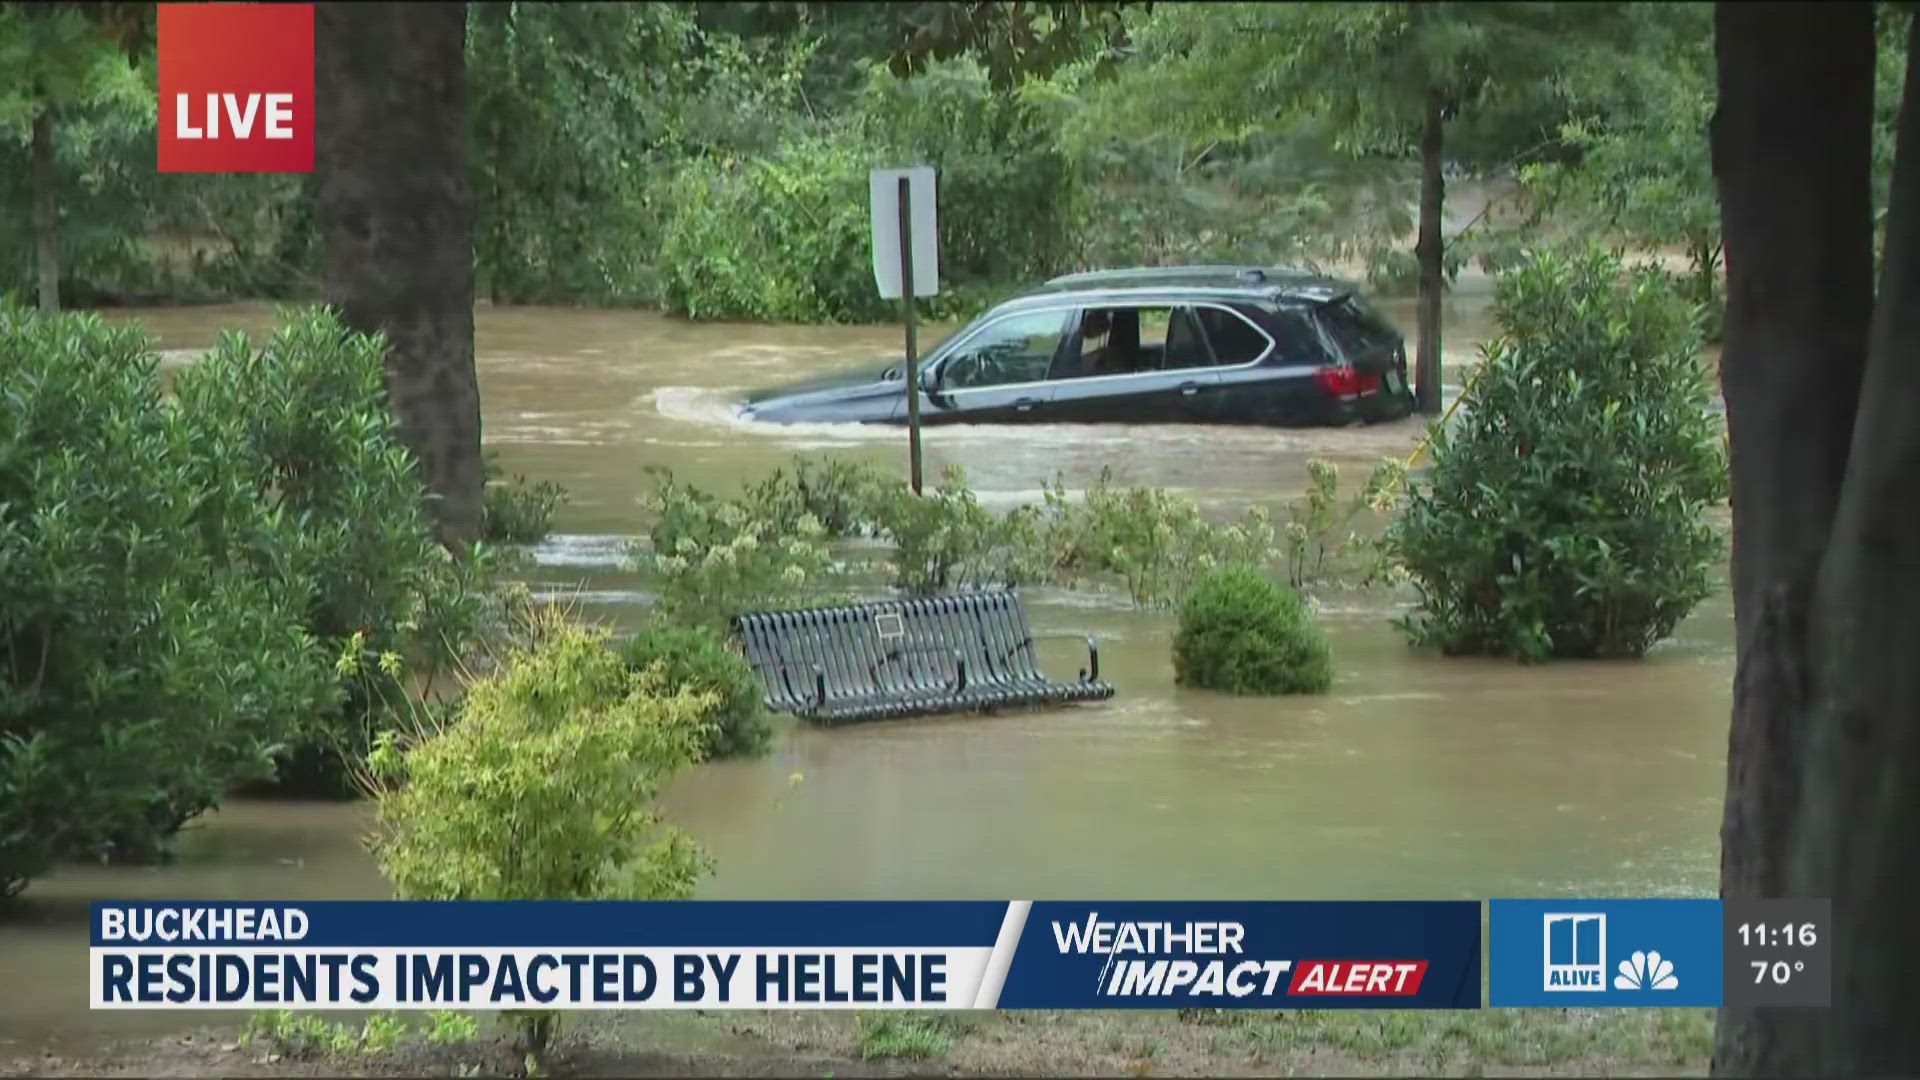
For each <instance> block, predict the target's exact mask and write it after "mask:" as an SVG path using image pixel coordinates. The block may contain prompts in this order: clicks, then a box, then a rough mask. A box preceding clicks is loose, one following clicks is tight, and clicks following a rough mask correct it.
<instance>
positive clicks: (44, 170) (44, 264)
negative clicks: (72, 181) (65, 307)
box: [30, 104, 60, 315]
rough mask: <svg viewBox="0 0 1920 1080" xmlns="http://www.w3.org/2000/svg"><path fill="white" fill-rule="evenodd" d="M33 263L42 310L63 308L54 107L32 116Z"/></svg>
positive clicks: (52, 311) (45, 108)
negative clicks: (54, 159)
mask: <svg viewBox="0 0 1920 1080" xmlns="http://www.w3.org/2000/svg"><path fill="white" fill-rule="evenodd" d="M31 152H32V155H33V164H32V166H31V167H30V169H31V172H32V173H33V180H32V182H33V265H34V270H35V271H36V272H37V273H38V276H39V281H40V310H41V311H43V312H46V313H47V314H49V315H50V314H52V313H54V312H56V311H58V310H60V211H59V208H58V206H57V205H56V204H55V202H54V191H53V110H52V109H51V108H50V107H48V106H47V105H45V104H42V105H41V106H40V111H39V112H37V113H35V114H34V116H33V148H32V151H31Z"/></svg>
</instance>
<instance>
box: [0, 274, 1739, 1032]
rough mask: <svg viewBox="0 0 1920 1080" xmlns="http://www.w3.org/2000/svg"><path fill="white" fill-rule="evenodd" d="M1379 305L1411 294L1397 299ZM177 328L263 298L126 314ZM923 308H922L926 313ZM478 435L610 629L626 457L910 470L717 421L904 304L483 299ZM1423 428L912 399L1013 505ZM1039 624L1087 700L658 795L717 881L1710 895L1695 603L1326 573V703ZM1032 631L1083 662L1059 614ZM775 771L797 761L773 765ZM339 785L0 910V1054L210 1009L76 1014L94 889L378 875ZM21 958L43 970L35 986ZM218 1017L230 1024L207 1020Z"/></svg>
mask: <svg viewBox="0 0 1920 1080" xmlns="http://www.w3.org/2000/svg"><path fill="white" fill-rule="evenodd" d="M1388 306H1389V307H1390V308H1391V310H1392V312H1393V314H1394V315H1395V317H1396V318H1397V319H1398V320H1399V321H1400V322H1401V324H1402V326H1403V327H1407V328H1410V327H1411V326H1412V323H1413V320H1412V312H1411V305H1410V304H1406V303H1400V304H1393V305H1388ZM1483 307H1484V288H1482V289H1480V290H1479V291H1476V290H1475V289H1474V288H1473V286H1472V283H1471V282H1469V283H1467V284H1466V285H1465V286H1464V287H1463V292H1462V294H1461V295H1459V296H1457V297H1455V299H1454V301H1453V303H1452V309H1453V310H1452V311H1451V313H1450V316H1449V324H1448V333H1449V334H1450V335H1451V340H1450V342H1449V348H1448V350H1447V354H1448V355H1447V360H1448V364H1449V368H1450V370H1449V382H1450V383H1453V384H1454V390H1455V391H1457V384H1458V381H1459V378H1460V375H1461V374H1462V370H1463V368H1464V367H1465V366H1466V363H1465V362H1468V361H1470V360H1471V359H1472V357H1473V355H1474V347H1475V344H1476V339H1477V337H1478V336H1479V335H1481V334H1484V333H1485V318H1484V314H1483V311H1482V309H1483ZM113 317H115V318H122V317H138V318H141V319H142V320H144V321H145V322H146V323H147V325H148V326H149V327H150V328H151V329H152V330H153V331H154V333H156V334H157V335H158V336H159V338H160V339H161V341H162V344H163V345H164V346H165V347H166V348H168V349H170V350H190V349H197V348H202V347H205V346H206V345H208V344H210V343H211V341H212V337H213V334H214V332H215V331H216V330H217V329H221V328H246V329H250V330H259V329H264V328H266V327H268V326H270V325H271V322H272V310H271V309H270V308H268V307H265V306H253V305H245V306H234V307H222V308H181V309H170V310H161V311H154V312H133V313H116V314H115V315H114V316H113ZM944 329H945V328H940V329H938V330H926V331H923V334H922V340H923V341H928V342H931V341H933V340H937V339H938V338H939V337H940V336H942V334H943V333H944ZM477 334H478V341H479V368H480V383H481V393H482V398H483V402H484V408H485V416H486V437H487V443H488V445H489V447H490V448H491V449H493V450H496V451H498V453H499V456H500V460H501V463H502V464H503V465H504V466H505V467H506V468H507V470H508V471H509V472H517V473H524V474H526V475H527V476H528V477H530V478H532V479H535V480H552V481H556V482H558V483H560V484H562V485H564V486H565V487H566V488H567V489H568V491H569V492H570V493H571V501H570V502H569V503H568V504H567V505H566V506H564V507H563V508H562V510H561V512H560V516H559V519H558V522H557V535H556V536H555V537H554V538H553V539H552V540H550V541H549V542H547V543H545V544H543V545H541V546H540V547H539V548H538V550H537V555H538V559H539V566H538V569H537V571H536V573H535V575H534V584H535V588H536V590H537V591H540V592H542V593H543V594H545V595H550V596H554V597H561V596H573V597H575V598H576V600H577V601H578V602H579V603H580V604H581V606H582V608H583V610H584V612H585V613H586V614H589V615H592V616H596V617H601V618H606V619H609V620H611V621H614V622H616V623H619V624H621V625H624V626H629V627H630V626H633V625H636V624H637V622H638V621H639V619H640V618H642V617H643V604H644V600H645V598H644V596H643V595H642V594H641V593H640V592H639V590H638V585H637V582H636V580H635V578H634V577H633V575H631V574H630V573H628V572H627V571H626V570H625V569H624V568H623V567H622V565H621V564H622V558H623V554H622V546H623V544H624V543H625V541H626V540H627V538H629V537H633V536H637V535H642V534H644V533H645V531H646V527H647V524H648V523H647V522H646V521H644V520H643V519H642V516H641V510H640V507H639V506H638V505H637V503H636V499H637V497H638V496H639V495H640V494H641V493H642V492H643V491H644V490H645V488H646V478H645V476H644V475H643V474H642V468H643V467H644V466H648V465H662V466H666V467H669V468H671V469H672V470H673V471H674V472H675V473H676V474H678V475H680V476H682V477H683V478H685V479H687V480H690V481H692V482H694V483H697V484H700V485H703V486H714V487H720V488H727V489H731V488H732V487H734V486H735V485H736V484H738V483H739V482H740V481H741V480H743V479H752V478H757V477H759V476H761V475H763V474H764V473H766V472H767V471H768V470H770V469H772V468H774V467H776V466H778V465H781V464H783V463H785V462H786V461H788V460H789V459H790V458H791V457H792V455H793V454H795V453H796V452H803V451H804V452H811V453H821V452H829V453H836V454H841V455H845V456H848V457H855V458H860V459H865V460H870V461H875V462H879V463H882V464H884V465H886V466H888V467H890V468H898V469H900V470H902V471H904V468H905V459H906V452H905V436H904V432H902V431H898V430H894V429H859V428H847V427H839V426H819V427H800V428H776V427H767V426H760V425H752V424H746V423H742V422H739V421H736V420H735V419H733V418H732V403H733V402H734V401H735V400H737V399H738V397H739V396H740V395H741V394H742V393H743V392H744V391H746V390H748V389H752V388H757V387H762V386H766V385H769V384H774V383H779V382H783V381H787V380H791V379H795V378H799V377H804V376H808V375H812V374H817V373H819V372H821V371H823V370H828V369H832V368H837V367H843V366H847V365H848V364H853V363H858V362H860V361H862V360H865V359H869V358H873V359H874V362H875V366H876V367H877V366H878V363H879V360H878V359H877V358H880V357H883V356H886V355H888V354H890V353H892V352H895V351H897V349H898V342H899V337H900V333H899V330H898V328H894V327H866V328H844V327H840V328H834V327H803V328H793V327H764V326H726V325H690V324H685V323H679V322H674V321H671V320H668V319H665V318H662V317H660V316H658V315H655V314H651V313H645V312H610V311H592V310H582V311H570V310H558V309H506V310H499V311H495V310H490V309H486V308H482V309H481V310H480V312H479V314H478V320H477ZM1421 430H1422V425H1421V424H1420V423H1419V422H1418V421H1406V422H1401V423H1396V424H1390V425H1382V426H1380V427H1375V428H1368V429H1349V430H1314V431H1266V430H1249V429H1237V428H1236V429H1226V428H1193V427H1169V428H1115V427H1081V426H1035V427H1010V428H1007V427H1003V428H992V429H989V428H934V429H930V430H929V431H928V432H927V433H926V450H927V462H928V475H929V476H930V477H931V476H936V475H937V474H938V472H939V470H940V469H941V468H942V467H944V466H946V465H949V464H952V465H959V466H962V467H963V468H964V469H965V470H966V472H967V474H968V477H969V479H970V480H971V482H972V484H973V485H974V487H975V488H976V490H978V491H979V493H980V496H981V499H982V501H983V502H985V503H987V504H989V505H1010V504H1012V503H1014V502H1016V501H1021V500H1026V499H1033V498H1037V495H1038V491H1039V489H1040V488H1041V487H1042V485H1043V484H1046V483H1048V482H1050V481H1051V480H1052V479H1053V478H1054V476H1055V474H1056V473H1057V474H1059V475H1060V476H1062V477H1063V478H1064V480H1065V482H1066V485H1067V486H1068V488H1070V489H1077V488H1081V487H1084V486H1085V485H1086V484H1087V483H1088V482H1090V481H1091V480H1093V479H1094V478H1095V477H1096V476H1097V475H1098V474H1099V472H1100V470H1101V469H1102V468H1103V467H1105V466H1112V467H1114V468H1115V470H1116V473H1117V475H1118V477H1119V478H1120V479H1121V480H1123V481H1125V482H1129V483H1141V484H1151V485H1158V486H1165V487H1168V488H1172V489H1176V490H1178V491H1180V492H1182V493H1183V494H1185V495H1186V496H1188V497H1189V498H1192V499H1194V500H1195V501H1197V502H1199V503H1201V504H1202V505H1203V506H1205V507H1208V508H1209V509H1210V510H1211V511H1217V512H1220V513H1226V512H1230V511H1234V510H1238V509H1240V508H1242V507H1245V506H1247V505H1250V504H1261V505H1265V506H1267V507H1269V508H1271V509H1272V510H1273V512H1274V513H1275V514H1276V515H1278V516H1281V517H1284V513H1285V509H1284V508H1285V505H1286V504H1287V502H1288V501H1290V500H1291V499H1294V498H1296V497H1298V496H1299V494H1300V493H1301V491H1302V490H1303V488H1304V486H1305V482H1306V469H1305V465H1306V461H1307V459H1308V458H1309V457H1310V456H1315V455H1319V456H1327V457H1331V458H1333V459H1334V460H1336V461H1337V462H1339V463H1340V464H1341V466H1342V476H1343V480H1345V481H1346V482H1347V483H1349V484H1357V483H1358V482H1359V480H1360V479H1361V478H1362V477H1363V476H1364V474H1365V470H1366V469H1367V468H1368V467H1369V466H1370V465H1371V463H1372V462H1374V461H1376V460H1378V459H1379V458H1380V457H1382V456H1384V455H1389V454H1393V455H1399V456H1404V455H1405V454H1407V453H1408V452H1409V451H1411V450H1412V448H1413V446H1414V445H1415V443H1416V442H1417V440H1418V437H1419V434H1420V432H1421ZM1030 604H1031V608H1032V614H1033V618H1034V620H1035V622H1036V624H1037V625H1038V629H1040V630H1042V631H1048V632H1073V633H1092V634H1096V635H1098V636H1099V638H1100V640H1101V643H1102V653H1101V661H1102V671H1103V674H1105V675H1106V676H1107V677H1108V678H1110V679H1111V680H1112V681H1113V682H1114V683H1115V685H1116V686H1117V687H1118V694H1117V696H1116V697H1115V698H1114V700H1113V701H1111V702H1107V703H1104V704H1100V705H1088V706H1081V707H1078V708H1074V709H1070V710H1065V711H1058V712H1042V713H1033V714H1025V715H1016V716H1008V717H997V718H971V719H933V720H921V721H909V722H896V723H887V724H876V725H867V726H854V727H847V728H842V729H838V730H812V729H796V730H793V731H791V733H790V734H789V735H788V736H787V737H784V738H782V739H781V740H780V741H779V743H778V744H777V747H776V749H775V751H774V752H773V753H772V754H771V755H770V756H768V757H767V758H764V759H760V760H756V761H745V762H725V763H719V764H713V765H707V766H703V767H701V768H700V769H698V770H697V771H695V772H694V773H692V774H690V775H688V776H687V777H685V778H683V780H682V781H680V782H679V783H677V784H676V785H675V786H674V788H673V789H672V790H671V791H670V793H669V796H668V800H667V801H668V816H669V817H670V818H671V819H672V820H673V821H674V822H676V823H677V824H679V825H681V826H682V827H684V828H685V829H686V831H687V832H688V833H690V834H691V835H692V836H693V837H694V838H696V839H698V840H699V841H701V842H702V843H704V844H705V845H706V846H707V847H708V849H709V850H710V851H711V853H712V854H713V856H714V857H715V859H716V860H717V863H718V871H717V873H716V875H715V876H714V877H713V878H712V879H711V880H710V881H709V883H708V884H707V886H706V887H705V888H704V889H703V891H702V895H703V896H705V897H710V898H749V897H768V898H771V897H784V898H842V899H866V898H873V899H879V898H898V899H916V898H949V899H963V898H1021V899H1066V898H1092V899H1101V898H1114V899H1119V898H1139V899H1200V898H1220V899H1253V898H1298V899H1363V898H1382V899H1385V898H1409V899H1411V898H1428V899H1452V898H1476V897H1485V896H1489V895H1515V894H1518V895H1552V894H1589V895H1591V894H1672V895H1679V894H1693V895H1709V894H1711V893H1712V891H1713V888H1714V883H1715V880H1716V873H1717V863H1718V848H1719V844H1718V836H1717V828H1718V822H1719V813H1720V799H1721V793H1722V788H1723V785H1724V782H1725V772H1724V754H1725V739H1726V728H1727V717H1728V710H1729V695H1730V690H1729V684H1730V680H1731V673H1732V641H1733V621H1732V612H1731V606H1730V602H1729V600H1728V599H1727V598H1726V597H1725V596H1724V595H1722V596H1719V597H1716V598H1715V599H1713V600H1711V601H1709V602H1708V603H1706V604H1704V605H1702V607H1701V608H1700V609H1699V610H1697V611H1696V612H1695V613H1694V615H1693V616H1692V617H1691V618H1690V619H1689V620H1688V621H1687V622H1685V623H1684V624H1683V625H1682V626H1681V627H1680V630H1679V632H1678V635H1677V637H1676V639H1675V640H1673V641H1671V642H1667V643H1664V644H1663V645H1662V646H1661V647H1660V648H1658V649H1656V651H1655V652H1654V654H1653V655H1652V656H1651V657H1650V658H1649V659H1647V660H1645V661H1644V662H1636V663H1591V664H1575V663H1565V664H1555V665H1548V666H1540V667H1532V668H1529V667H1522V666H1519V665H1516V664H1513V663H1509V662H1504V661H1475V660H1443V659H1439V658H1429V657H1425V656H1421V655H1417V654H1415V653H1413V652H1412V651H1411V650H1410V649H1408V647H1407V646H1406V645H1405V643H1404V641H1403V639H1402V638H1401V637H1400V635H1399V634H1398V632H1397V631H1396V630H1394V629H1393V627H1392V626H1391V625H1390V624H1389V620H1390V619H1391V618H1392V617H1394V616H1395V615H1396V614H1398V612H1399V608H1398V607H1397V606H1396V605H1395V604H1394V603H1393V602H1392V601H1391V600H1389V599H1387V598H1382V597H1377V596H1374V597H1353V598H1341V597H1338V596H1336V597H1332V598H1330V599H1329V600H1328V601H1327V604H1326V607H1325V609H1324V610H1323V612H1322V622H1323V625H1325V627H1326V628H1327V631H1328V633H1329V636H1330V638H1331V640H1332V644H1333V649H1334V658H1335V669H1336V681H1335V684H1334V687H1333V689H1332V691H1331V692H1330V693H1329V694H1327V695H1325V696H1323V697H1317V698H1297V699H1236V698H1229V697H1223V696H1219V695H1215V694H1210V693H1201V692H1190V691H1184V690H1178V689H1176V688H1175V687H1174V686H1173V672H1172V664H1171V661H1170V658H1169V655H1168V645H1169V638H1170V634H1171V619H1170V617H1168V616H1163V615H1154V614H1147V613H1141V612H1136V611H1133V610H1131V609H1130V607H1129V606H1128V604H1127V602H1126V600H1125V598H1124V597H1109V596H1105V595H1094V594H1081V593H1074V594H1063V593H1058V592H1047V591H1037V592H1034V593H1033V594H1031V596H1030ZM1043 659H1045V660H1050V661H1051V662H1052V664H1053V665H1054V669H1055V670H1057V671H1066V672H1071V671H1072V670H1074V667H1075V666H1077V664H1078V663H1079V662H1080V658H1079V656H1077V655H1076V653H1075V651H1074V650H1073V648H1072V646H1071V644H1070V643H1058V644H1057V651H1055V652H1053V653H1051V654H1047V653H1044V652H1043ZM795 774H798V777H799V778H798V779H797V780H796V779H795ZM361 820H362V819H361V811H360V810H359V808H357V807H355V806H352V805H350V804H289V803H273V802H258V801H240V802H235V803H233V804H231V805H229V806H228V807H227V808H226V809H224V810H222V811H221V812H219V813H217V814H214V815H210V816H209V817H208V818H206V819H205V820H204V821H202V822H201V823H200V825H199V826H198V827H197V828H195V829H194V830H193V831H192V832H191V833H190V834H189V835H188V836H187V837H186V838H185V841H184V844H183V854H182V858H181V859H180V861H179V862H178V863H176V864H175V865H172V866H167V867H162V868H156V869H106V868H77V867H69V868H66V869H63V870H61V871H60V872H58V873H56V874H54V875H52V876H50V877H48V878H45V879H43V880H39V881H36V882H35V883H34V884H33V885H32V886H31V887H30V888H29V889H28V891H27V892H26V893H25V894H24V895H23V896H22V898H21V903H20V905H19V907H20V910H19V912H18V914H17V915H15V916H13V917H12V918H11V919H10V920H9V921H7V922H4V923H0V957H4V958H5V969H6V974H7V979H6V984H7V986H8V989H7V990H6V991H5V992H4V993H0V1049H7V1048H20V1047H38V1046H42V1045H47V1044H49V1043H58V1042H60V1041H63V1040H70V1041H81V1042H84V1041H86V1040H89V1039H98V1038H100V1037H102V1036H103V1035H109V1034H113V1035H118V1034H127V1033H137V1032H144V1031H167V1030H173V1029H177V1028H181V1027H186V1026H190V1025H191V1024H192V1023H196V1022H199V1020H200V1018H198V1017H186V1016H177V1015H168V1014H139V1013H132V1014H109V1013H97V1014H90V1013H88V1012H87V1010H86V1009H85V999H86V987H85V947H86V932H85V910H86V909H85V904H86V902H88V901H90V900H93V899H100V898H110V897H112V898H140V897H171V898H193V897H234V898H260V899H269V898H284V899H311V898H321V897H327V898H376V897H381V896H384V895H385V893H384V887H383V884H382V882H381V880H380V878H379V876H378V875H377V873H376V872H375V870H374V869H373V867H372V864H371V862H370V860H369V859H368V858H367V857H366V856H365V855H364V854H363V853H362V852H361V850H360V848H359V843H358V831H359V828H360V822H361ZM29 987H31V989H28V988H29ZM226 1019H228V1020H230V1021H232V1020H236V1019H237V1018H236V1017H233V1016H229V1017H227V1018H226Z"/></svg>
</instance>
